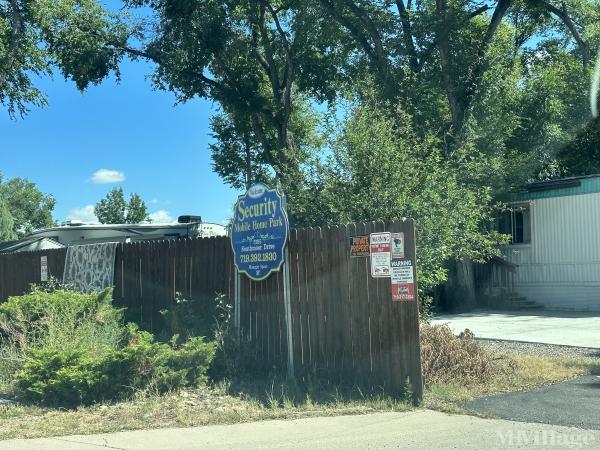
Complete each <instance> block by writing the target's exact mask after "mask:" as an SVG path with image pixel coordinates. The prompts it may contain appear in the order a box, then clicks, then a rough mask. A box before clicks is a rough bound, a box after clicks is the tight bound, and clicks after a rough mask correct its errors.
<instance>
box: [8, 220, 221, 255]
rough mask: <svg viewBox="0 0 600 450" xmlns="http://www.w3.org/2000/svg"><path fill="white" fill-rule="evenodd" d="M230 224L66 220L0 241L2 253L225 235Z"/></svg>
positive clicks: (188, 221)
mask: <svg viewBox="0 0 600 450" xmlns="http://www.w3.org/2000/svg"><path fill="white" fill-rule="evenodd" d="M226 235H227V228H226V227H225V226H223V225H219V224H216V223H207V222H202V220H201V218H200V217H199V216H180V217H179V218H178V222H177V223H169V224H149V223H142V224H106V225H101V224H86V223H83V222H80V221H69V222H65V223H64V224H62V225H61V226H56V227H50V228H44V229H41V230H36V231H34V232H32V233H31V234H29V235H28V236H26V237H24V238H23V239H21V240H19V241H12V242H3V243H0V254H2V253H15V252H23V251H38V250H47V249H50V248H64V247H69V246H72V245H81V244H98V243H101V242H132V241H148V240H164V239H182V238H193V237H216V236H226Z"/></svg>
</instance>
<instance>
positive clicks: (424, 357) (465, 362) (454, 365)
mask: <svg viewBox="0 0 600 450" xmlns="http://www.w3.org/2000/svg"><path fill="white" fill-rule="evenodd" d="M421 361H422V363H421V364H422V368H423V376H424V377H425V380H426V381H427V383H429V384H435V383H451V382H455V383H456V382H460V383H462V384H470V383H484V382H487V381H489V380H491V379H492V378H494V376H496V375H497V374H498V373H504V372H507V373H508V372H511V371H512V370H513V367H512V366H511V364H510V363H509V362H507V361H502V362H499V361H498V360H497V358H496V357H495V356H494V354H493V353H491V352H489V351H487V350H486V349H485V348H483V347H482V346H481V345H479V344H478V343H477V341H475V336H474V335H473V333H472V332H471V331H469V330H465V331H463V332H462V333H460V334H459V335H458V336H455V335H454V334H453V333H452V331H451V330H450V328H449V327H448V326H447V325H429V324H422V325H421Z"/></svg>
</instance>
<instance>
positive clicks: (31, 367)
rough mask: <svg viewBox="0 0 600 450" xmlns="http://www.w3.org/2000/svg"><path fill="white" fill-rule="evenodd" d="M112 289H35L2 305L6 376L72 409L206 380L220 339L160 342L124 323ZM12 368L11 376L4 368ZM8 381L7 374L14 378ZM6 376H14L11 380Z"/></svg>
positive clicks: (41, 398)
mask: <svg viewBox="0 0 600 450" xmlns="http://www.w3.org/2000/svg"><path fill="white" fill-rule="evenodd" d="M111 302H112V298H111V290H110V289H108V290H105V291H103V292H96V293H91V294H82V293H79V292H75V291H71V290H68V288H64V287H59V288H58V289H44V288H42V287H34V288H33V290H32V291H31V292H30V293H29V294H26V295H23V296H18V297H11V298H9V299H8V301H7V302H6V303H4V304H1V305H0V357H4V356H5V355H9V356H10V358H11V359H10V361H9V360H8V359H7V361H9V362H10V364H0V366H2V368H4V367H9V366H10V370H8V371H7V370H0V378H2V380H0V381H4V382H7V381H8V382H12V383H13V384H14V386H15V389H16V391H17V393H18V394H20V395H21V396H22V397H23V398H24V399H25V400H28V401H32V402H35V403H41V404H46V405H54V406H66V407H73V406H77V405H80V404H90V403H94V402H97V401H102V400H114V399H121V398H123V397H126V396H127V395H130V394H131V393H133V392H136V391H139V390H146V389H154V390H156V391H159V392H164V391H168V390H171V389H177V388H180V387H183V386H191V385H197V384H199V383H204V382H205V381H206V372H207V370H208V368H209V366H210V364H211V362H212V360H213V358H214V356H215V351H216V350H215V349H216V344H214V343H209V342H205V341H204V339H203V338H201V337H194V338H190V339H187V340H186V341H185V342H184V343H183V344H182V345H177V342H178V340H179V339H178V336H173V337H172V339H171V341H170V342H169V343H161V342H156V341H155V339H154V336H153V335H152V334H150V333H148V332H143V331H139V330H138V328H137V326H135V325H133V324H128V325H125V324H124V322H123V310H121V309H118V308H115V307H114V306H112V303H111ZM5 372H6V373H5ZM8 378H9V379H8ZM5 379H8V380H5Z"/></svg>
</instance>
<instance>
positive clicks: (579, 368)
mask: <svg viewBox="0 0 600 450" xmlns="http://www.w3.org/2000/svg"><path fill="white" fill-rule="evenodd" d="M225 300H226V299H225V298H224V297H223V296H217V298H216V301H215V304H214V311H213V312H214V315H213V316H212V324H211V321H209V320H206V321H205V322H196V321H195V320H194V317H197V316H198V314H199V313H198V311H195V310H194V308H193V304H192V302H188V301H185V300H184V299H183V298H182V297H181V296H179V302H177V303H176V304H175V306H174V307H173V308H172V310H169V311H164V312H163V316H164V317H165V318H169V319H170V320H169V323H171V325H172V326H171V327H170V328H167V329H166V331H165V333H164V335H163V336H161V338H162V340H163V341H158V340H156V339H155V337H154V336H153V335H152V334H150V333H148V332H146V331H140V330H139V329H138V327H137V326H136V325H133V324H127V325H126V324H125V323H124V322H123V311H122V310H119V309H117V308H115V307H114V306H112V304H111V299H110V290H107V291H104V292H101V293H94V294H80V293H76V292H73V291H70V290H68V288H66V287H65V286H60V285H57V284H56V283H49V284H48V285H46V286H45V287H44V288H43V289H42V288H41V287H35V288H34V289H33V290H32V291H31V292H30V293H29V294H27V295H23V296H20V297H12V298H10V299H9V300H8V301H7V302H6V303H4V304H2V305H0V355H1V357H2V358H4V359H3V364H1V365H0V367H1V369H0V376H1V377H2V381H3V382H4V386H2V385H1V384H0V391H2V390H4V391H5V392H3V394H9V395H12V396H16V398H17V399H18V400H19V402H21V403H22V405H18V406H13V407H10V408H8V409H6V410H4V411H1V410H0V438H10V437H35V436H51V435H60V434H68V433H73V432H77V433H90V432H101V431H105V432H106V431H117V430H125V429H138V428H149V427H161V426H192V425H203V424H213V423H235V422H241V421H250V420H261V419H271V418H297V417H305V416H307V415H337V414H356V413H367V412H370V411H381V410H387V411H390V410H393V411H402V410H406V409H409V408H411V407H412V405H411V404H410V403H411V402H410V401H408V400H406V399H404V398H398V397H395V396H393V395H390V394H389V393H387V392H385V391H384V390H382V389H381V388H378V387H376V386H373V387H371V388H369V389H364V388H360V387H358V386H355V385H351V384H335V383H331V382H330V381H327V380H320V379H318V378H311V377H309V378H306V379H303V380H299V381H297V382H295V383H292V382H290V381H289V380H286V379H285V377H282V376H280V375H277V374H276V373H273V374H270V375H267V376H265V375H266V374H268V373H269V371H268V369H267V370H263V371H259V370H257V366H256V361H254V360H252V357H251V355H252V352H249V351H247V349H246V348H245V345H247V343H244V342H242V343H239V342H238V341H237V340H236V339H235V337H234V335H233V333H232V329H231V322H230V320H229V319H230V309H229V307H228V306H227V302H226V301H225ZM208 329H210V330H211V331H210V338H209V339H210V341H206V340H205V339H204V338H203V337H200V336H198V334H202V333H204V334H206V333H208V332H207V330H208ZM421 347H422V360H423V372H424V376H425V381H426V389H425V398H424V405H425V406H426V407H430V408H436V409H442V410H445V411H460V404H461V402H462V401H464V400H468V399H471V398H474V397H477V396H481V395H487V394H491V393H495V392H504V391H510V390H517V389H525V388H532V387H536V386H539V385H543V384H548V383H553V382H557V381H562V380H565V379H568V378H572V377H575V376H577V375H580V374H584V373H600V372H598V370H599V367H598V365H597V364H596V363H594V362H592V361H587V360H574V359H573V360H571V359H565V358H545V357H535V356H524V355H516V354H496V353H492V352H489V351H487V350H486V349H484V348H482V347H481V346H480V345H479V344H478V343H477V342H476V341H475V340H474V336H473V334H472V333H470V332H469V331H468V330H465V332H463V333H461V334H460V335H459V336H454V335H453V334H452V332H451V331H450V329H449V328H448V327H447V326H431V325H428V324H422V326H421ZM5 362H6V364H5ZM207 382H208V383H207ZM57 406H60V407H67V408H69V409H68V410H64V409H62V410H61V408H59V409H56V407H57Z"/></svg>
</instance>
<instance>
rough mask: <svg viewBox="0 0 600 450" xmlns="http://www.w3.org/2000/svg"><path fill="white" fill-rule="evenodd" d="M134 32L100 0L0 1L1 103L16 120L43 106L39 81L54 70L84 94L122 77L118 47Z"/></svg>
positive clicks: (43, 96) (45, 100) (44, 98)
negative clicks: (109, 79) (110, 77)
mask: <svg viewBox="0 0 600 450" xmlns="http://www.w3.org/2000/svg"><path fill="white" fill-rule="evenodd" d="M131 34H132V30H130V29H129V28H128V27H127V26H126V25H125V24H124V22H123V21H122V20H120V19H119V17H118V16H116V15H114V14H110V13H109V12H108V11H107V10H106V9H104V8H103V7H102V2H100V1H99V0H0V103H1V104H2V105H4V106H5V107H6V108H7V111H8V114H9V115H10V116H11V117H15V116H17V115H21V116H22V115H23V114H25V113H27V111H28V109H29V108H30V107H31V106H44V105H45V104H46V103H47V99H46V96H45V94H44V93H43V92H42V91H41V90H40V89H39V88H38V87H36V85H35V80H36V79H37V78H39V77H40V76H42V75H50V74H51V73H52V71H53V69H54V68H56V69H58V70H59V71H60V72H61V73H62V75H64V76H65V78H69V79H72V80H73V81H74V82H75V84H76V85H77V87H78V88H79V89H81V90H84V89H85V88H86V87H87V86H88V84H90V83H93V84H96V83H99V82H100V81H102V80H103V79H104V78H105V77H106V76H107V75H108V74H109V73H110V72H111V71H114V72H115V73H116V74H117V76H118V73H119V70H118V62H119V59H120V57H121V54H120V53H119V52H117V51H115V50H114V47H113V45H114V44H115V43H121V44H123V43H124V42H126V41H127V39H128V38H129V37H130V36H131ZM109 42H110V43H111V45H108V43H109Z"/></svg>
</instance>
